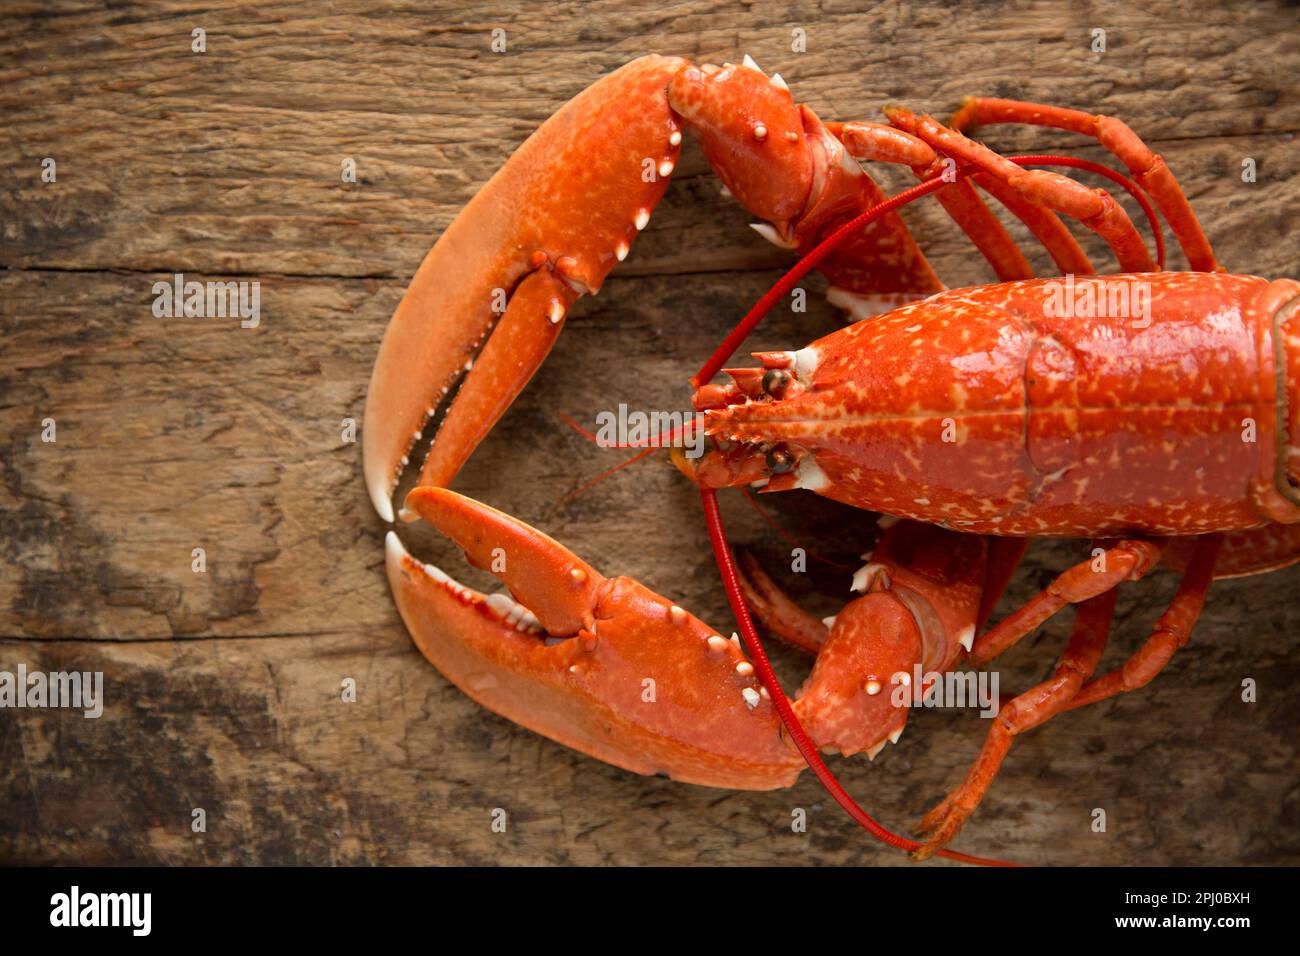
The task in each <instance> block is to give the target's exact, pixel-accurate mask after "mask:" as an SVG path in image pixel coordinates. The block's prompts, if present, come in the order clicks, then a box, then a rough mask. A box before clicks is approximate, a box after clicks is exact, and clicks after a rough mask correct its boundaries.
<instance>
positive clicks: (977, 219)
mask: <svg viewBox="0 0 1300 956" xmlns="http://www.w3.org/2000/svg"><path fill="white" fill-rule="evenodd" d="M838 135H839V136H840V138H841V139H842V140H843V141H844V143H845V146H846V148H847V149H848V150H849V152H850V153H852V154H853V156H854V157H856V158H857V159H868V160H875V161H877V162H895V163H903V164H906V165H908V166H911V167H912V171H913V172H914V173H915V174H916V177H917V179H920V180H926V179H930V178H932V177H934V176H939V175H941V174H943V173H944V172H945V171H946V170H945V168H944V164H945V160H944V159H943V158H941V157H940V156H939V155H938V154H937V153H936V152H935V151H934V149H933V147H931V146H930V144H928V143H926V142H925V141H924V140H921V139H919V138H917V137H915V136H913V135H912V134H911V133H908V132H905V131H903V130H901V129H898V128H896V127H893V126H885V125H882V124H880V123H858V122H848V123H843V124H840V126H839V130H838ZM974 180H975V182H977V183H978V184H979V185H980V186H981V187H982V188H983V189H984V190H985V191H986V192H988V193H990V194H991V195H993V197H994V198H996V199H997V200H998V201H999V202H1000V203H1002V205H1003V206H1005V207H1006V208H1007V209H1008V210H1010V212H1011V213H1012V214H1013V215H1014V216H1016V218H1018V219H1019V220H1020V221H1021V222H1023V223H1024V224H1025V225H1026V226H1027V227H1028V228H1029V230H1030V232H1032V233H1033V234H1034V236H1035V238H1037V239H1038V240H1039V241H1040V242H1041V243H1042V244H1043V246H1044V247H1045V248H1046V249H1047V251H1048V252H1049V253H1050V254H1051V256H1052V258H1053V259H1054V260H1055V262H1056V264H1057V266H1058V267H1059V268H1060V269H1061V271H1062V272H1073V273H1074V274H1076V275H1086V274H1090V273H1092V271H1093V268H1092V263H1091V262H1089V260H1088V257H1087V255H1086V254H1085V253H1084V251H1083V249H1082V248H1081V247H1080V246H1079V243H1078V242H1077V241H1076V240H1075V238H1074V236H1073V235H1071V234H1070V231H1069V229H1067V228H1066V226H1065V224H1064V223H1063V222H1061V220H1060V217H1058V216H1057V215H1056V213H1054V212H1052V211H1051V210H1050V209H1048V208H1046V207H1045V206H1044V205H1043V204H1042V203H1041V202H1039V201H1038V200H1036V199H1034V198H1032V197H1028V196H1025V195H1023V194H1022V193H1020V192H1019V191H1017V190H1016V189H1013V188H1012V187H1010V186H1009V185H1007V184H1006V183H1005V182H1003V181H1002V180H1000V179H998V178H997V177H992V176H988V175H987V174H980V175H978V176H976V177H974ZM935 198H936V199H937V200H938V202H939V204H940V205H941V206H942V207H943V208H944V210H945V211H946V212H947V213H948V215H949V216H950V217H951V218H952V220H953V221H954V222H956V223H957V225H958V226H960V227H961V230H962V231H963V232H964V233H966V235H967V237H969V238H970V240H971V242H973V243H974V244H975V247H976V248H977V249H978V250H979V251H980V252H981V253H982V254H983V255H984V258H985V259H987V260H988V262H989V264H990V265H991V266H992V267H993V271H994V272H995V273H996V274H997V277H998V279H999V281H1002V282H1008V281H1011V280H1013V279H1028V278H1032V277H1033V274H1034V270H1033V267H1032V266H1030V264H1029V260H1028V259H1026V258H1025V256H1024V253H1023V252H1021V250H1020V247H1019V246H1018V245H1017V244H1016V241H1015V240H1014V239H1013V238H1012V237H1011V234H1010V233H1009V232H1007V230H1006V228H1005V227H1004V226H1003V225H1002V223H1001V222H1000V221H999V220H998V219H997V217H996V216H994V215H993V213H992V212H990V211H989V208H988V206H987V205H985V203H984V201H983V200H982V199H981V198H980V196H979V194H978V193H977V192H976V191H975V188H974V186H973V185H972V184H971V182H969V181H967V180H965V179H962V180H958V181H957V182H955V183H953V184H952V185H950V186H949V187H948V188H946V189H942V190H940V191H939V192H938V193H936V194H935ZM856 317H858V318H862V317H864V316H856Z"/></svg>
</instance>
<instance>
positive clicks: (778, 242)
mask: <svg viewBox="0 0 1300 956" xmlns="http://www.w3.org/2000/svg"><path fill="white" fill-rule="evenodd" d="M749 228H750V229H753V230H754V231H755V232H756V233H758V234H759V235H760V236H762V237H763V238H764V239H766V240H767V241H768V242H770V243H771V244H772V245H774V246H777V247H778V248H780V249H793V248H794V243H793V242H788V241H787V240H785V239H783V238H782V237H781V234H780V233H779V232H777V231H776V227H775V226H773V225H772V224H771V223H766V222H751V223H750V224H749Z"/></svg>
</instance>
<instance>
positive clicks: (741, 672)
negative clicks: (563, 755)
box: [388, 487, 804, 790]
mask: <svg viewBox="0 0 1300 956" xmlns="http://www.w3.org/2000/svg"><path fill="white" fill-rule="evenodd" d="M406 506H407V507H408V508H409V509H411V510H413V511H414V512H415V513H417V514H418V515H419V516H420V517H422V518H423V519H424V520H425V521H427V522H428V523H430V524H432V525H434V526H435V527H437V528H438V529H439V530H440V531H442V532H443V533H444V534H445V535H447V536H448V537H449V538H451V539H452V540H453V541H455V542H456V544H457V545H459V546H460V547H461V548H462V549H463V550H464V551H465V554H466V557H467V558H468V559H469V561H470V562H471V563H472V564H474V565H476V566H479V567H481V568H484V569H485V570H490V571H492V572H493V573H494V574H496V576H497V577H499V578H500V579H501V580H502V581H503V582H504V583H505V585H506V587H507V588H509V590H510V592H511V594H513V595H514V596H513V597H510V596H507V595H504V594H498V595H491V596H485V595H483V594H480V593H478V592H476V591H473V590H471V589H470V588H467V587H465V586H463V585H461V584H459V583H457V582H456V581H454V580H452V579H451V578H450V577H449V576H448V575H446V574H445V573H444V572H442V571H441V570H439V569H437V568H435V567H432V566H430V565H426V564H423V563H421V562H420V561H417V560H416V559H415V558H413V557H411V555H409V554H408V553H407V552H406V550H405V549H404V548H403V547H402V545H401V542H400V541H399V540H398V538H397V536H396V535H395V534H393V533H391V532H390V533H389V535H388V578H389V582H390V584H391V586H392V589H393V594H394V595H395V596H396V599H397V607H398V609H399V611H400V612H401V615H402V619H403V620H404V621H405V622H406V626H407V628H408V630H409V631H410V632H411V635H412V637H413V638H414V639H415V643H416V646H418V647H419V648H420V651H421V652H422V653H423V654H424V656H425V657H426V658H427V659H428V660H429V662H430V663H432V664H433V665H434V666H435V667H437V668H438V670H440V671H441V672H442V673H443V674H444V675H446V676H447V678H448V679H450V680H451V681H452V682H453V683H455V684H456V686H457V687H459V688H460V689H461V690H463V691H464V692H465V693H466V694H468V695H469V696H470V697H471V698H473V699H474V700H475V701H477V702H478V703H479V704H482V705H483V706H484V707H487V708H488V709H490V710H493V711H495V712H496V713H498V714H501V715H502V716H504V717H506V718H508V719H509V720H512V721H514V722H515V723H518V724H521V725H523V726H525V727H528V728H529V729H531V730H534V731H536V732H538V733H541V734H544V735H545V736H547V737H550V738H551V739H552V740H555V741H558V742H559V743H562V744H564V745H566V746H568V747H573V748H574V749H576V750H580V751H582V752H583V753H586V754H590V755H592V756H594V757H597V758H599V759H601V760H604V761H606V762H608V763H612V764H614V765H616V766H619V767H623V768H624V769H627V770H632V771H634V772H636V773H643V774H654V773H665V774H667V775H668V776H670V777H672V778H673V779H675V780H681V781H685V782H687V783H696V784H703V785H706V786H715V787H727V788H731V789H749V790H768V789H776V788H780V787H786V786H789V785H790V784H791V783H793V782H794V779H795V778H796V777H797V776H798V774H799V771H800V770H801V769H802V768H803V766H804V763H803V760H802V759H801V758H800V757H799V755H798V754H797V753H796V752H795V750H794V749H793V748H792V747H790V746H789V745H788V744H787V743H786V741H785V739H784V738H783V737H782V735H781V727H780V720H779V719H778V717H777V715H776V712H775V710H774V709H773V707H772V704H771V702H770V701H769V700H768V699H767V697H766V695H765V693H764V692H763V691H762V690H761V686H760V684H759V682H758V679H757V678H756V677H755V676H754V672H753V667H752V665H750V664H749V663H748V662H747V661H745V659H744V656H743V654H742V652H741V650H740V648H739V647H738V646H737V644H736V643H735V642H733V641H730V640H726V639H724V638H722V637H721V636H720V635H719V634H718V633H717V632H716V631H714V630H713V629H711V628H709V627H708V626H707V625H705V624H704V623H703V622H701V621H700V620H698V619H697V618H695V617H693V616H692V615H691V614H688V613H687V612H686V611H684V610H682V609H681V608H679V607H677V606H675V605H673V604H672V603H671V602H669V601H668V600H666V599H664V598H663V597H660V596H659V595H658V594H655V593H654V592H653V591H651V590H649V589H648V588H646V587H644V586H643V585H641V584H639V583H638V582H636V581H634V580H632V579H630V578H623V577H619V578H606V577H604V576H602V575H601V574H600V573H599V572H598V571H596V570H595V569H594V568H592V567H591V566H590V565H588V564H587V563H586V562H584V561H583V560H582V559H581V558H579V557H578V556H577V555H575V554H573V552H571V551H569V550H568V549H567V548H565V547H564V546H563V545H561V544H559V543H557V542H556V541H554V540H552V539H551V538H549V537H547V536H546V535H544V534H542V533H541V532H540V531H537V530H535V529H533V528H531V527H529V526H528V525H526V524H524V523H522V522H520V521H517V520H515V519H514V518H511V517H510V516H508V515H505V514H502V513H501V512H499V511H496V510H495V509H493V508H489V507H487V506H486V505H483V504H480V503H479V502H476V501H474V500H472V499H470V498H466V497H464V496H462V495H459V494H456V493H455V492H452V491H448V490H446V489H442V488H436V487H421V488H416V489H415V490H414V491H412V492H411V494H410V495H409V496H408V498H407V501H406Z"/></svg>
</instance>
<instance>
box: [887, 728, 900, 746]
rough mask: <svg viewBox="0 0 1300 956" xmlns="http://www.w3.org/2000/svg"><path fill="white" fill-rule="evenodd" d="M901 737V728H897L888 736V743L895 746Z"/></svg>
mask: <svg viewBox="0 0 1300 956" xmlns="http://www.w3.org/2000/svg"><path fill="white" fill-rule="evenodd" d="M902 736H903V728H902V727H899V728H898V729H897V730H895V731H894V732H893V733H892V734H890V735H889V742H890V743H891V744H896V743H898V739H899V738H900V737H902Z"/></svg>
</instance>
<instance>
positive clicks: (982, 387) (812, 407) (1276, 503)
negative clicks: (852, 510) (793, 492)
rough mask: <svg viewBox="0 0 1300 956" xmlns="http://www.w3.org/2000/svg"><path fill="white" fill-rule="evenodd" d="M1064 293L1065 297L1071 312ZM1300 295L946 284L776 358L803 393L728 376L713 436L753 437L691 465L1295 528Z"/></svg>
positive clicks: (878, 501)
mask: <svg viewBox="0 0 1300 956" xmlns="http://www.w3.org/2000/svg"><path fill="white" fill-rule="evenodd" d="M1117 286H1120V287H1123V286H1129V287H1131V288H1132V289H1133V290H1134V298H1133V299H1132V300H1130V301H1136V299H1137V297H1139V296H1140V295H1147V296H1149V298H1148V299H1147V302H1148V304H1149V309H1147V310H1145V311H1144V312H1143V314H1140V315H1138V314H1127V313H1126V314H1124V315H1118V316H1117V315H1107V314H1101V315H1097V314H1091V313H1095V312H1097V311H1101V312H1103V313H1104V312H1105V311H1106V309H1105V303H1106V302H1107V297H1108V296H1110V295H1111V294H1112V290H1113V289H1115V288H1116V287H1117ZM1064 288H1071V289H1072V292H1071V293H1068V294H1069V295H1072V296H1073V298H1071V299H1066V300H1065V303H1064V304H1065V308H1061V300H1060V297H1061V292H1062V289H1064ZM1138 289H1145V290H1147V291H1146V292H1145V293H1138V292H1136V290H1138ZM1053 297H1058V301H1057V302H1056V303H1054V302H1053ZM1297 297H1300V283H1297V282H1294V281H1292V280H1288V279H1282V280H1277V281H1275V282H1272V283H1270V282H1269V281H1268V280H1265V279H1261V278H1257V277H1253V276H1235V275H1225V274H1216V273H1159V274H1155V275H1121V276H1108V277H1086V278H1079V279H1075V280H1073V281H1072V283H1071V284H1070V285H1069V286H1067V284H1066V283H1064V282H1063V281H1062V280H1050V279H1035V280H1027V281H1021V282H1008V283H1001V284H999V285H994V286H985V287H981V288H975V289H959V290H954V291H951V292H946V293H941V294H939V295H936V296H933V297H931V298H929V299H927V300H925V301H923V302H918V303H914V304H912V305H908V306H904V307H903V308H900V309H896V310H895V311H893V312H891V313H888V314H886V315H883V316H879V317H876V318H872V319H869V320H865V321H862V322H858V323H856V324H854V325H851V326H849V327H847V328H844V329H842V330H840V331H838V332H835V333H832V334H831V335H828V336H826V337H825V338H822V339H819V340H818V341H816V342H814V343H812V345H810V346H809V347H808V348H806V349H803V350H801V351H799V352H794V353H765V354H764V355H763V356H761V357H762V358H763V359H764V361H765V362H766V363H767V364H768V366H769V367H771V368H776V369H785V370H787V374H788V375H790V376H793V379H794V381H793V387H791V384H789V383H784V382H782V392H781V394H782V397H776V396H774V395H771V394H768V393H763V394H759V395H757V396H755V395H753V394H746V393H745V392H744V390H741V389H736V388H734V387H733V390H732V391H731V392H730V394H729V398H728V400H727V403H726V404H725V405H723V407H720V408H713V409H712V410H711V411H710V412H709V425H708V430H709V432H710V433H711V434H713V435H714V436H715V437H717V438H719V439H724V440H726V441H729V442H736V443H740V444H738V445H734V446H732V447H731V448H729V450H727V451H725V452H721V451H719V452H712V453H711V457H712V458H713V461H709V457H710V456H706V459H705V460H704V461H703V463H702V464H701V465H700V467H699V469H698V472H697V474H698V476H699V477H700V479H701V480H703V481H704V482H706V483H710V484H735V483H738V482H739V481H752V480H754V479H755V471H754V469H753V467H752V466H749V463H750V462H752V461H753V460H754V459H755V458H759V457H762V458H764V459H766V458H767V456H769V455H770V453H771V450H772V448H773V447H774V446H775V445H781V446H784V449H785V452H786V453H787V454H788V455H789V456H791V457H793V458H794V459H795V461H796V462H797V464H796V466H795V468H794V469H793V470H792V471H790V472H788V473H786V474H779V475H772V476H770V479H769V480H768V481H767V487H768V489H769V490H781V489H784V488H789V487H804V488H809V489H811V490H814V491H817V492H818V493H819V494H822V495H824V496H826V497H829V498H834V499H836V500H839V501H843V502H846V503H848V504H852V505H855V506H857V507H861V508H868V509H871V510H876V511H882V512H886V513H889V514H894V515H899V516H902V517H907V518H914V519H917V520H921V521H927V522H934V523H938V524H942V525H944V526H946V527H950V528H954V529H957V530H961V531H970V532H977V533H992V534H1005V535H1025V536H1027V535H1035V536H1052V535H1056V536H1079V537H1082V536H1091V535H1107V534H1121V533H1133V532H1145V533H1150V534H1177V535H1188V534H1199V533H1204V532H1211V531H1223V530H1237V529H1248V528H1256V527H1261V526H1263V525H1266V524H1268V523H1270V522H1282V523H1292V522H1296V521H1300V470H1298V469H1297V462H1300V458H1298V457H1297V449H1296V445H1295V439H1294V438H1293V437H1291V436H1294V435H1295V434H1296V433H1295V430H1294V416H1295V414H1296V412H1295V409H1296V408H1297V405H1298V404H1300V379H1298V378H1297V377H1296V375H1295V371H1294V370H1295V369H1296V367H1297V362H1298V361H1300V359H1297V355H1298V354H1300V349H1298V348H1297V343H1298V341H1300V340H1298V338H1297V336H1298V335H1300V319H1297V318H1295V317H1294V316H1295V313H1296V310H1295V303H1296V302H1297V301H1300V299H1298V298H1297ZM1089 300H1091V301H1092V302H1093V303H1094V307H1093V308H1092V310H1091V312H1090V313H1089V314H1084V315H1080V314H1078V311H1079V310H1078V309H1076V308H1075V307H1074V306H1077V305H1078V303H1080V302H1086V301H1089ZM1096 303H1100V304H1101V306H1102V308H1101V309H1100V310H1099V309H1097V308H1096V307H1095V304H1096ZM777 381H782V380H781V379H777ZM715 389H716V387H715ZM752 391H753V390H752V388H751V389H750V392H751V393H752ZM706 404H707V402H706ZM747 466H748V467H747ZM759 480H762V479H761V478H760V479H759Z"/></svg>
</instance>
